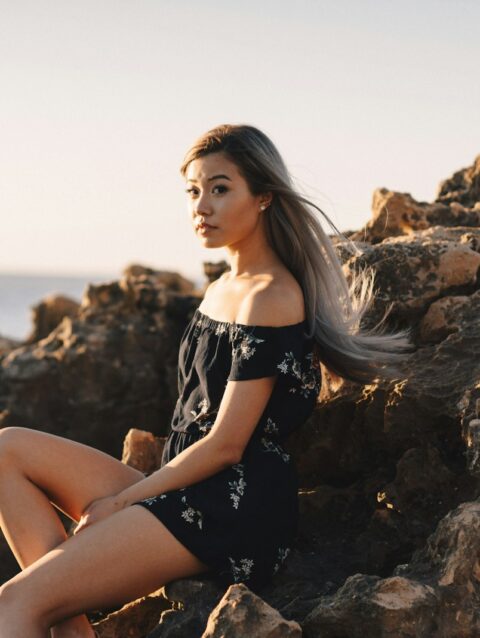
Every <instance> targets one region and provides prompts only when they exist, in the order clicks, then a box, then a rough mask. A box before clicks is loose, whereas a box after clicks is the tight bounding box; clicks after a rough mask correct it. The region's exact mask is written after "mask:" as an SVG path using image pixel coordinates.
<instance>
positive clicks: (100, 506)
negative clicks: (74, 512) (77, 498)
mask: <svg viewBox="0 0 480 638" xmlns="http://www.w3.org/2000/svg"><path fill="white" fill-rule="evenodd" d="M125 505H126V503H125V502H122V500H121V499H120V498H119V497H118V496H116V495H114V496H104V497H103V498H97V499H95V500H94V501H92V502H91V503H90V505H88V507H86V508H85V510H84V512H83V514H82V517H81V519H80V521H79V523H78V525H77V527H76V528H75V529H74V530H73V533H74V534H78V532H80V531H81V530H82V529H84V528H85V527H88V526H89V525H93V524H94V523H98V521H101V520H102V518H107V517H108V516H111V515H112V514H115V512H119V511H120V510H121V509H123V508H124V507H125Z"/></svg>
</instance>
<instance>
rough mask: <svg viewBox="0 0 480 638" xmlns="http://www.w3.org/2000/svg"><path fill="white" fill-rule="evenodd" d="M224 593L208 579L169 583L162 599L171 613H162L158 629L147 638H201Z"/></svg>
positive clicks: (183, 579) (189, 579)
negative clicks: (168, 602) (164, 598)
mask: <svg viewBox="0 0 480 638" xmlns="http://www.w3.org/2000/svg"><path fill="white" fill-rule="evenodd" d="M223 593H224V591H223V589H221V588H220V587H219V586H218V585H217V584H216V583H215V582H214V580H213V579H209V578H208V577H207V576H204V577H202V578H182V579H179V580H176V581H172V582H171V583H168V584H167V585H165V587H164V588H163V595H164V596H165V597H166V598H167V600H169V601H170V603H171V605H172V609H171V610H167V611H165V612H163V613H162V615H161V617H160V622H159V623H158V625H157V627H156V628H155V629H154V630H153V631H152V632H151V633H149V634H148V636H147V637H146V638H178V637H179V636H192V637H193V636H201V635H202V632H203V630H204V629H205V626H206V624H207V620H208V617H209V615H210V613H211V611H212V609H214V607H215V606H216V605H217V603H218V601H219V600H220V599H221V597H222V596H223Z"/></svg>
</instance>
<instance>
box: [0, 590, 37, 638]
mask: <svg viewBox="0 0 480 638" xmlns="http://www.w3.org/2000/svg"><path fill="white" fill-rule="evenodd" d="M25 584H26V583H25V582H24V581H23V580H22V579H21V578H18V577H14V578H13V579H12V580H10V581H7V582H6V583H4V584H3V585H1V586H0V618H2V619H5V620H6V619H9V620H10V621H11V622H18V619H19V618H22V623H27V624H28V623H30V624H32V623H34V624H35V625H36V626H38V627H40V628H43V629H44V630H45V633H46V631H47V630H48V629H49V625H48V622H47V621H46V619H45V618H46V616H45V618H44V614H42V613H41V611H40V609H39V607H38V605H36V604H35V602H38V601H32V600H30V599H29V597H28V595H27V591H26V589H27V588H26V587H25ZM2 629H3V627H2ZM2 635H3V634H2Z"/></svg>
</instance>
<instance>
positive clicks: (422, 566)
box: [0, 156, 480, 638]
mask: <svg viewBox="0 0 480 638" xmlns="http://www.w3.org/2000/svg"><path fill="white" fill-rule="evenodd" d="M349 238H350V240H353V241H354V242H355V246H356V254H352V252H351V251H350V250H348V245H346V244H345V242H342V241H339V240H338V239H335V245H336V249H337V251H338V254H339V256H340V258H341V260H342V262H343V267H344V270H345V273H346V275H347V276H348V275H349V273H351V272H354V271H355V270H357V269H359V268H364V267H372V268H373V269H374V270H375V272H376V290H377V294H376V298H375V301H374V303H373V305H372V307H371V309H370V311H369V313H368V315H367V316H366V317H365V319H364V320H365V325H372V324H374V323H376V321H378V319H379V318H380V317H381V316H382V315H383V313H384V311H385V308H386V307H388V306H391V311H390V315H389V317H388V320H387V328H388V327H390V328H392V329H395V328H402V327H409V328H410V329H411V331H412V333H411V334H412V339H413V341H414V343H415V345H416V350H415V351H414V352H413V353H412V354H411V355H410V357H409V359H408V361H406V362H405V364H404V368H403V373H402V375H401V377H400V378H399V379H397V380H395V381H392V382H383V383H380V384H378V385H376V384H372V385H367V386H361V385H359V384H354V383H351V382H348V381H345V382H343V383H342V384H341V386H340V387H339V388H336V389H335V390H333V388H332V386H331V385H330V382H329V377H328V374H325V375H324V383H323V387H322V391H321V393H320V396H319V402H318V405H317V409H316V410H315V412H314V414H313V415H312V417H311V418H310V419H309V421H308V422H307V423H306V424H305V425H304V426H303V427H302V428H301V429H300V430H299V431H298V432H296V433H295V434H294V435H293V436H292V437H291V438H290V440H289V441H288V443H287V447H288V448H289V451H290V452H291V453H292V454H293V455H294V457H295V459H296V462H297V467H298V470H299V477H300V484H301V490H300V507H301V525H300V530H299V535H298V538H297V544H296V547H295V549H294V551H292V553H291V555H290V556H289V560H288V561H287V562H286V563H285V566H284V568H282V570H280V572H279V573H278V574H276V575H275V577H274V579H273V581H272V583H271V585H269V586H268V587H265V588H264V590H263V591H262V592H260V594H261V597H262V599H263V601H264V602H265V604H267V605H270V607H272V608H273V609H274V610H277V611H278V612H279V613H280V614H281V616H282V617H283V618H284V620H285V621H286V622H287V624H286V625H284V624H282V622H280V621H279V624H278V627H280V626H282V627H285V629H281V630H280V629H278V631H290V629H288V627H287V626H288V622H289V621H294V623H298V624H299V625H300V626H301V627H302V629H303V635H304V636H306V637H307V638H316V637H317V636H318V637H320V636H322V638H327V637H331V638H333V637H334V636H335V638H347V637H348V638H355V636H360V634H361V635H362V637H363V636H369V638H376V637H377V636H378V637H380V636H382V637H387V636H392V638H393V637H394V636H399V635H403V636H405V637H408V636H412V637H413V636H417V637H420V638H427V637H428V638H435V637H437V638H441V637H442V638H443V637H444V636H449V637H452V638H457V637H458V638H460V636H474V635H477V634H478V635H480V627H479V625H478V623H479V620H478V614H477V612H476V608H477V602H478V595H479V590H478V581H479V580H480V576H479V574H480V569H479V567H478V563H477V557H478V555H479V547H478V546H477V542H480V540H479V541H477V539H480V536H479V534H478V532H479V527H480V505H479V503H480V491H479V483H478V477H479V475H480V469H479V468H480V462H479V460H478V459H479V458H480V427H477V428H476V426H475V427H474V426H471V425H470V424H471V422H472V420H473V419H475V417H476V416H477V413H478V410H477V407H478V406H480V322H479V320H478V317H479V316H480V156H479V157H478V158H477V159H476V160H475V163H474V165H473V166H472V167H469V168H467V169H464V170H462V171H459V172H458V173H455V174H454V175H453V177H452V178H450V179H448V180H445V181H444V182H442V183H441V185H440V188H439V192H438V196H437V199H436V201H435V202H433V203H431V204H429V203H425V202H416V201H415V200H414V199H413V198H412V197H411V196H410V195H408V194H405V193H395V192H391V191H388V190H386V189H379V190H377V191H376V192H375V194H374V205H373V216H372V220H371V221H369V222H368V223H367V225H366V226H365V228H363V229H361V230H359V231H357V232H354V233H350V234H349ZM225 267H226V264H217V265H214V264H208V265H206V273H207V278H208V279H209V280H212V279H215V278H216V277H218V276H219V275H220V274H221V272H223V270H224V269H225ZM150 270H151V269H143V268H138V269H137V268H130V269H129V270H128V272H126V273H124V276H123V277H122V278H121V279H120V281H118V282H109V283H106V284H104V285H100V286H89V287H88V289H87V290H86V292H85V295H84V298H83V300H82V303H81V305H80V307H79V308H78V311H77V313H76V314H75V316H73V317H65V318H63V320H62V321H61V322H60V323H59V324H58V325H57V326H56V327H55V328H54V329H53V330H52V332H50V333H49V334H48V335H47V336H46V337H44V338H42V339H40V340H39V341H37V342H35V343H31V344H22V345H21V346H20V347H18V344H14V347H13V349H11V350H10V351H8V348H7V349H6V350H5V351H4V352H3V354H2V350H1V349H0V425H1V426H4V425H26V426H28V427H38V428H41V429H44V430H47V431H50V432H54V433H58V434H63V435H67V436H71V437H72V438H75V439H77V440H80V441H83V442H87V443H89V444H91V445H94V446H96V447H99V448H100V449H103V450H105V451H107V452H110V453H113V454H115V455H116V456H117V457H119V458H120V455H121V443H122V440H123V439H124V437H125V435H126V434H127V432H129V431H130V433H129V436H128V437H127V441H126V444H125V451H124V457H123V460H124V462H128V463H130V464H133V465H135V466H136V467H140V469H144V468H148V469H144V471H148V472H149V471H152V470H153V469H154V468H155V467H156V466H158V462H159V458H160V456H159V455H160V454H161V446H162V437H163V436H165V434H166V433H167V428H168V424H169V419H170V416H171V413H172V411H173V407H174V404H175V401H176V397H177V395H176V391H177V388H176V372H177V370H176V361H177V356H178V343H179V340H180V337H181V334H182V332H183V330H184V327H185V325H186V323H187V322H188V320H189V319H190V317H191V315H192V313H193V311H194V309H195V308H196V307H197V306H198V305H199V303H200V301H201V297H202V292H201V291H195V290H193V288H189V287H188V285H187V284H185V282H180V283H179V282H178V281H177V283H173V282H174V280H172V278H170V279H169V280H168V281H167V284H168V285H167V284H166V283H165V280H163V281H162V280H161V277H160V276H159V275H158V274H156V273H155V272H150ZM175 286H179V287H177V288H176V289H175ZM182 286H185V287H183V288H182ZM138 430H144V431H146V432H144V433H141V432H140V433H139V432H138ZM149 433H150V434H149ZM259 489H261V488H259ZM239 587H240V586H239V585H235V586H234V589H233V590H232V591H230V594H229V595H228V596H226V598H225V599H224V600H223V602H221V604H220V606H219V607H217V605H219V603H220V601H221V599H222V597H223V596H224V594H225V592H224V591H221V590H219V589H218V588H217V587H216V585H215V583H214V582H211V581H210V580H208V579H207V578H203V579H202V578H197V579H187V580H185V581H177V582H176V583H171V584H169V585H168V586H166V587H165V588H163V590H162V591H163V594H162V596H163V598H164V599H166V600H167V601H169V607H168V608H165V609H163V611H161V612H160V614H161V615H160V618H156V620H155V623H153V624H152V625H148V622H150V620H151V614H152V613H153V612H152V611H151V609H152V607H149V606H148V605H150V602H151V601H149V602H148V604H147V603H145V604H144V605H140V604H139V605H137V606H136V607H135V609H136V611H135V613H136V614H141V613H143V612H140V611H139V610H141V609H144V610H145V612H144V613H145V623H146V624H145V625H142V626H144V627H145V628H144V629H143V630H142V631H143V632H144V634H145V636H147V635H148V638H162V637H165V636H174V635H175V636H179V635H185V636H192V637H193V636H201V635H202V633H203V634H204V635H205V636H207V635H209V636H210V635H211V636H215V635H217V633H215V632H216V631H217V632H219V633H218V635H231V636H234V635H241V634H237V633H235V632H236V631H237V629H238V626H239V625H238V620H237V619H238V609H236V605H237V604H238V601H239V600H248V601H249V602H248V603H246V606H245V614H246V615H245V623H247V622H249V621H248V614H249V613H250V612H252V613H253V610H254V608H256V607H257V606H258V609H260V608H261V605H260V603H259V602H258V601H257V600H255V599H254V598H253V594H251V592H249V593H247V592H245V591H244V590H243V589H242V587H243V586H242V587H240V588H239ZM152 604H158V601H155V603H152ZM164 604H165V603H164V602H163V601H162V603H161V605H164ZM242 604H243V603H242ZM215 608H217V611H216V612H215V613H213V612H214V609H215ZM154 613H155V614H156V613H157V611H155V612H154ZM212 613H213V618H215V619H216V620H215V623H214V625H211V627H213V628H211V629H210V630H207V623H208V619H209V617H210V614H212ZM258 613H259V612H258ZM130 614H133V612H131V611H124V613H123V616H122V618H123V620H122V621H121V622H120V621H118V622H119V623H120V624H118V623H117V629H116V630H115V631H117V633H118V635H122V632H121V630H120V629H118V627H119V626H120V625H122V623H125V624H123V625H122V626H123V627H127V626H128V625H127V623H128V618H129V617H130ZM269 614H270V612H269ZM455 618H457V626H456V628H455V627H454V620H455ZM117 620H118V618H117ZM147 621H148V622H147ZM109 622H110V623H111V622H112V621H111V620H109ZM107 625H108V623H107V622H106V620H105V621H104V624H103V627H104V631H107V629H106V627H107ZM147 625H148V628H147ZM139 626H140V625H139ZM246 626H247V625H246V624H245V627H246ZM268 626H269V625H268V623H267V624H265V625H262V626H261V627H260V625H258V627H259V631H264V632H266V633H263V634H262V633H258V635H259V636H260V635H272V636H274V635H279V636H280V635H295V633H293V634H289V633H283V634H282V633H278V634H277V633H272V634H269V633H268V631H269V630H268ZM291 627H293V628H294V629H292V630H291V631H295V630H296V629H295V625H291ZM112 631H113V630H112ZM124 631H125V630H124ZM207 631H210V633H204V632H207ZM249 631H250V630H249ZM272 631H277V629H275V630H272ZM147 632H148V634H147ZM221 632H223V634H222V633H221ZM462 632H463V633H462ZM247 633H248V632H247ZM101 635H103V634H101ZM107 635H113V634H107V633H105V636H107ZM115 635H116V634H115ZM123 635H128V634H126V633H125V634H123ZM132 635H136V634H132ZM252 635H253V634H252ZM255 635H257V634H255ZM138 638H140V636H139V637H138ZM142 638H144V636H143V635H142Z"/></svg>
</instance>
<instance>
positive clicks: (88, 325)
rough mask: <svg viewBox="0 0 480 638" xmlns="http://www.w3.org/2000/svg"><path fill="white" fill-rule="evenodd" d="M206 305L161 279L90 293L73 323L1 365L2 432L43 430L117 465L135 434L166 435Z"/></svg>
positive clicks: (127, 279)
mask: <svg viewBox="0 0 480 638" xmlns="http://www.w3.org/2000/svg"><path fill="white" fill-rule="evenodd" d="M200 301H201V297H199V296H197V295H180V294H178V293H176V292H172V291H170V290H169V289H168V288H167V287H166V286H165V284H163V283H161V282H160V281H159V278H158V277H157V276H156V275H145V274H140V275H138V276H128V275H126V276H124V277H122V279H120V281H114V282H109V283H105V284H100V285H95V286H93V285H89V286H88V287H87V289H86V291H85V293H84V295H83V299H82V304H81V306H80V308H79V310H78V314H77V315H76V316H75V317H73V318H72V317H64V318H63V319H62V320H61V322H60V323H59V324H58V325H57V326H56V327H55V328H54V329H53V330H52V332H50V334H49V335H48V336H47V337H45V338H44V339H40V340H39V341H38V342H35V343H32V344H24V345H22V346H20V347H17V348H14V349H13V350H11V351H10V352H7V353H5V354H4V355H3V357H0V427H3V426H7V425H21V426H25V427H31V428H37V429H42V430H44V431H47V432H51V433H53V434H59V435H62V436H67V437H70V438H73V439H75V440H77V441H80V442H82V443H87V444H90V445H93V446H95V447H98V448H100V449H101V450H103V451H105V452H108V453H111V454H113V455H115V456H117V457H119V456H120V453H121V450H122V441H123V439H124V437H125V435H126V433H127V432H128V430H129V429H130V428H132V427H135V428H138V429H142V430H148V431H151V432H152V433H153V434H156V435H163V434H165V433H166V431H167V429H168V425H169V421H170V417H171V413H172V411H173V408H174V406H175V402H176V400H177V357H178V344H179V341H180V337H181V335H182V332H183V330H184V328H185V326H186V324H187V322H188V321H189V319H190V317H191V315H192V313H193V312H194V310H195V308H196V307H197V306H198V305H199V303H200Z"/></svg>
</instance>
